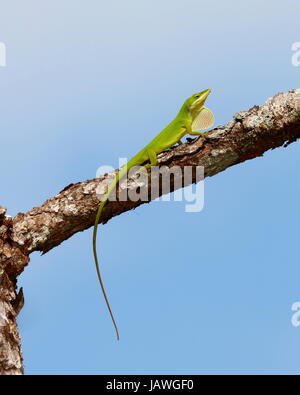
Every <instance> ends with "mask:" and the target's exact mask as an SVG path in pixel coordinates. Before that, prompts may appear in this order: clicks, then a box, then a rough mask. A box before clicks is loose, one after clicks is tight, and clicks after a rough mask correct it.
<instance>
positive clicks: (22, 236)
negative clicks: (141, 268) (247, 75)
mask: <svg viewBox="0 0 300 395" xmlns="http://www.w3.org/2000/svg"><path fill="white" fill-rule="evenodd" d="M299 137H300V89H297V90H292V91H290V92H287V93H279V94H277V95H276V96H274V97H273V98H271V99H269V100H267V102H266V103H265V104H264V105H263V106H260V107H259V106H255V107H253V108H251V109H250V110H247V111H241V112H239V113H237V114H235V116H234V119H233V120H232V121H231V122H229V123H228V124H227V125H225V126H220V127H217V128H215V129H213V130H212V131H210V132H209V133H207V134H205V135H203V136H200V137H199V138H196V139H193V140H192V139H189V142H188V143H186V144H182V145H180V146H177V147H175V148H172V149H170V150H168V151H166V152H163V153H162V154H160V155H159V156H158V159H159V165H167V166H169V167H171V166H179V167H180V168H183V167H185V166H199V165H200V166H204V169H205V177H207V176H213V175H215V174H217V173H219V172H221V171H224V170H225V169H227V168H228V167H230V166H233V165H236V164H238V163H241V162H244V161H246V160H249V159H253V158H255V157H259V156H262V155H263V154H264V152H266V151H268V150H270V149H274V148H276V147H280V146H287V145H288V144H290V143H292V142H294V141H296V140H297V139H298V138H299ZM113 176H114V172H113V173H110V174H106V175H104V176H102V177H100V178H98V179H93V180H88V181H84V182H81V183H76V184H71V185H69V186H68V187H66V188H65V189H64V190H63V191H61V192H60V193H59V194H58V195H56V196H54V197H52V198H51V199H49V200H47V201H46V202H45V203H44V204H43V205H42V206H40V207H36V208H33V209H32V210H30V211H29V212H27V213H26V214H21V213H20V214H18V215H17V216H16V217H15V218H14V219H13V220H12V219H9V218H7V217H5V211H4V212H3V210H2V214H1V209H0V273H1V272H2V278H4V279H5V280H4V282H3V281H2V284H4V285H1V288H0V292H1V293H0V374H1V373H2V372H11V373H12V374H14V373H17V372H19V373H22V368H21V367H20V366H21V360H22V356H21V351H20V346H19V338H18V335H17V329H16V323H15V315H16V312H15V311H16V310H17V309H13V308H12V302H13V301H14V300H15V299H16V292H15V279H16V278H17V276H18V275H19V274H20V273H21V272H22V271H23V270H24V267H25V266H26V265H27V264H28V262H29V255H30V253H31V252H33V251H41V252H43V253H46V252H48V251H49V250H51V249H52V248H54V247H56V246H58V245H59V244H60V243H62V242H63V241H64V240H66V239H68V238H70V237H71V236H72V235H73V234H75V233H76V232H79V231H83V230H85V229H88V228H89V227H90V226H92V225H93V223H94V219H95V215H96V211H97V208H98V205H99V200H98V198H97V196H96V188H97V187H98V188H100V189H102V190H104V189H105V186H106V185H107V184H108V182H109V181H110V180H111V179H112V177H113ZM192 181H193V182H195V178H194V179H193V180H192ZM137 186H138V185H137V182H136V180H134V179H133V180H131V181H129V182H128V185H127V186H126V188H127V190H128V191H130V190H134V189H136V188H137ZM174 188H175V186H174V185H172V184H171V191H173V190H174ZM149 193H151V186H150V191H149ZM161 193H162V191H160V194H161ZM143 203H145V201H137V202H133V201H130V200H127V201H109V202H108V203H107V205H106V206H105V208H104V211H103V217H102V223H106V222H107V221H108V220H109V219H111V218H112V217H114V216H116V215H119V214H121V213H123V212H125V211H128V210H131V209H134V208H136V207H137V206H139V205H141V204H143ZM3 328H6V329H4V330H3ZM8 337H9V339H8ZM5 342H6V344H5ZM17 354H18V355H19V356H18V357H17Z"/></svg>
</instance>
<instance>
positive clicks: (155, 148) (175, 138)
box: [93, 89, 211, 340]
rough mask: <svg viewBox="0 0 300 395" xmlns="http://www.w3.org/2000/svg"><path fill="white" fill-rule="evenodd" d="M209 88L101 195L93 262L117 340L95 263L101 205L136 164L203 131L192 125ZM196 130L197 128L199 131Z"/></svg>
mask: <svg viewBox="0 0 300 395" xmlns="http://www.w3.org/2000/svg"><path fill="white" fill-rule="evenodd" d="M210 92H211V91H210V89H206V90H204V91H202V92H199V93H196V94H194V95H193V96H191V97H190V98H188V99H187V100H186V101H185V102H184V104H183V106H182V107H181V109H180V111H179V113H178V114H177V116H176V118H175V119H174V120H173V121H172V122H171V123H170V124H169V125H168V126H167V127H166V128H165V129H163V130H162V131H161V132H160V133H159V134H158V135H157V136H156V137H155V138H154V139H153V140H152V141H151V142H150V143H149V144H148V145H146V147H144V148H143V149H142V150H141V151H140V152H139V153H138V154H137V155H135V156H134V157H133V158H132V159H131V160H130V161H129V162H128V163H127V165H126V166H123V167H122V168H121V169H120V170H119V172H118V173H117V174H116V176H115V178H114V179H113V180H112V182H111V183H110V185H109V186H108V188H107V191H106V193H105V194H104V195H103V197H102V200H101V203H100V205H99V208H98V211H97V215H96V220H95V226H94V233H93V252H94V259H95V264H96V270H97V275H98V279H99V282H100V286H101V289H102V292H103V296H104V299H105V302H106V305H107V308H108V311H109V314H110V316H111V319H112V322H113V325H114V327H115V330H116V335H117V339H118V340H119V331H118V327H117V324H116V321H115V318H114V315H113V313H112V310H111V308H110V304H109V301H108V298H107V295H106V292H105V288H104V284H103V281H102V277H101V273H100V268H99V262H98V256H97V247H96V240H97V230H98V224H99V221H100V219H101V214H102V211H103V208H104V206H105V204H106V202H107V200H108V199H109V197H110V195H111V193H112V191H113V190H114V189H115V188H116V186H117V185H118V184H119V182H120V181H121V179H122V178H123V177H124V176H125V175H126V174H127V173H128V172H129V170H130V169H131V168H133V167H135V166H141V165H142V164H144V163H145V162H149V163H148V164H146V165H145V166H144V167H145V168H146V169H148V168H150V167H151V166H156V164H157V155H158V154H159V153H161V152H163V151H164V150H166V149H167V148H170V147H172V146H173V145H174V144H176V143H179V144H180V143H181V139H182V138H183V137H184V136H185V135H192V136H198V135H201V134H203V133H199V132H196V131H194V130H193V128H192V125H193V121H194V120H195V119H196V117H197V116H198V115H199V114H200V113H201V111H202V110H203V109H204V108H205V107H204V103H205V100H206V99H207V97H208V95H209V94H210ZM209 127H210V126H209ZM201 129H207V126H206V127H203V128H201ZM201 129H199V130H201Z"/></svg>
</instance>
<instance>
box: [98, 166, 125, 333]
mask: <svg viewBox="0 0 300 395" xmlns="http://www.w3.org/2000/svg"><path fill="white" fill-rule="evenodd" d="M127 170H128V169H127V168H126V166H125V167H123V168H121V169H120V171H119V172H118V173H117V174H116V175H115V178H114V179H113V180H112V182H111V183H110V184H109V186H108V188H107V191H106V192H105V194H104V196H103V198H102V200H101V203H100V205H99V207H98V211H97V215H96V220H95V225H94V233H93V252H94V259H95V265H96V270H97V275H98V279H99V283H100V286H101V289H102V293H103V296H104V299H105V303H106V306H107V309H108V311H109V314H110V317H111V319H112V322H113V324H114V327H115V330H116V335H117V340H119V339H120V337H119V331H118V327H117V324H116V320H115V318H114V315H113V313H112V310H111V308H110V304H109V301H108V298H107V295H106V292H105V288H104V284H103V281H102V277H101V273H100V267H99V261H98V255H97V231H98V225H99V221H100V218H101V214H102V211H103V208H104V206H105V204H106V202H107V201H108V199H109V197H110V195H111V193H112V191H113V190H114V188H115V187H116V186H117V184H118V183H119V181H120V180H121V178H123V177H124V176H125V174H126V173H127Z"/></svg>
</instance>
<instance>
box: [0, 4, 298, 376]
mask: <svg viewBox="0 0 300 395" xmlns="http://www.w3.org/2000/svg"><path fill="white" fill-rule="evenodd" d="M299 12H300V4H299V2H298V1H296V0H295V1H292V0H287V1H285V2H284V3H281V4H280V3H278V2H277V3H276V4H275V3H274V2H273V1H270V0H269V1H265V2H263V3H261V2H260V1H257V0H252V1H251V2H250V1H244V2H242V3H241V2H239V1H233V0H231V1H226V2H223V3H222V2H220V1H216V0H213V1H210V2H206V1H202V0H201V1H199V0H198V1H196V0H187V1H185V2H182V1H179V0H172V1H171V0H164V1H163V2H161V1H156V0H155V1H151V2H150V1H143V2H140V1H137V0H126V1H121V0H118V1H116V0H113V1H110V2H104V1H95V0H90V1H89V2H83V1H74V0H72V1H71V0H65V1H64V2H60V1H58V0H51V1H49V0H45V1H43V2H42V3H38V2H36V1H33V0H28V1H26V2H24V3H20V2H17V1H16V0H12V1H10V2H6V3H5V4H3V5H2V7H1V13H0V41H2V42H4V43H5V45H6V48H7V66H6V67H5V68H3V67H1V68H0V84H1V110H2V111H1V116H0V130H1V144H2V149H1V169H2V171H1V201H0V204H1V205H4V206H6V207H8V211H9V213H10V214H11V215H15V214H16V213H17V212H25V211H27V210H29V209H30V208H32V207H33V206H38V205H40V204H41V203H43V201H45V200H46V199H47V198H49V197H51V196H53V195H55V194H56V193H57V192H58V191H60V190H61V189H62V188H63V187H64V186H66V185H67V184H69V183H71V182H77V181H84V180H86V179H90V178H93V177H94V176H95V174H96V170H97V168H98V167H99V166H101V165H104V164H105V165H111V166H114V167H116V166H117V165H118V158H119V157H130V156H132V155H134V154H135V153H136V152H137V151H138V150H139V149H140V148H141V147H142V146H143V145H145V144H147V142H148V141H149V140H150V139H151V138H152V137H153V136H154V135H155V134H156V133H158V132H159V131H160V130H161V129H162V128H163V127H165V126H166V124H167V123H168V122H169V121H170V120H171V119H172V118H173V117H174V116H175V115H176V112H177V110H178V108H179V107H180V106H181V104H182V102H183V101H184V100H185V99H186V97H188V96H190V95H191V94H192V93H194V92H197V91H199V90H202V89H206V88H211V89H212V91H213V93H212V95H211V96H210V98H209V101H208V106H209V107H210V108H212V109H213V111H214V113H215V115H216V124H224V123H226V122H227V121H229V120H231V119H232V115H233V114H234V113H235V112H237V111H239V110H243V109H248V108H249V107H251V106H253V105H254V104H261V103H263V102H264V101H265V100H266V99H267V98H268V97H270V96H273V95H274V94H275V93H277V92H278V91H287V90H289V89H293V88H299V78H300V67H293V65H292V63H291V57H292V51H291V46H292V44H293V43H294V42H297V41H300V35H299ZM299 157H300V145H299V143H295V144H292V145H290V146H289V147H288V148H285V149H283V148H280V149H277V150H275V151H273V152H268V153H266V155H265V156H264V157H263V158H258V159H255V160H252V161H248V162H246V163H243V164H241V165H238V166H235V167H232V168H229V169H227V170H226V171H225V172H223V173H221V174H218V175H217V176H215V177H213V178H211V179H207V180H206V182H205V208H204V210H203V211H202V212H201V213H193V214H190V213H186V212H185V210H184V205H185V203H184V202H169V203H152V204H149V205H144V206H143V207H140V208H138V209H137V210H135V211H134V212H129V213H125V214H124V215H122V216H120V217H117V218H115V219H113V220H112V221H110V222H109V223H108V224H107V225H105V226H104V227H101V229H100V234H99V251H100V254H101V257H102V261H103V276H104V280H105V283H106V287H107V292H108V294H109V298H110V301H111V305H112V308H113V310H114V312H115V315H116V318H117V321H118V323H119V327H120V335H121V341H120V342H119V343H117V342H116V340H115V337H114V332H113V328H112V325H111V322H110V319H109V316H108V314H107V311H106V309H105V305H104V301H103V298H102V296H101V294H100V291H99V286H98V283H97V278H96V274H95V269H94V264H93V259H92V249H91V230H89V231H86V232H83V233H80V234H77V235H75V236H74V237H73V238H72V239H70V240H68V241H66V242H65V243H63V245H61V246H60V247H58V248H56V249H55V250H53V251H51V252H50V253H48V254H47V255H45V256H43V257H40V256H39V254H38V253H35V254H33V255H32V256H31V262H30V266H29V267H28V268H27V269H26V271H25V272H24V273H23V274H22V276H21V278H20V281H19V284H20V285H21V286H23V287H24V292H25V297H26V305H25V307H24V309H23V311H22V312H21V314H20V317H19V327H20V333H21V336H22V340H23V350H24V358H25V369H26V373H27V374H42V373H46V374H67V373H71V374H87V373H90V374H103V373H110V374H114V373H120V374H126V373H131V374H138V373H144V374H146V373H153V374H154V373H182V374H184V373H225V374H227V373H229V374H230V373H299V371H300V359H299V355H300V327H297V328H296V327H293V326H292V324H291V317H292V314H293V313H292V311H291V306H292V304H293V303H294V302H298V301H300V286H299V276H300V268H299V258H298V256H299V251H298V233H299V232H298V231H299V204H298V202H299V196H300V187H299V175H298V168H299V165H300V161H299Z"/></svg>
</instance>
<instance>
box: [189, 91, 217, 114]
mask: <svg viewBox="0 0 300 395" xmlns="http://www.w3.org/2000/svg"><path fill="white" fill-rule="evenodd" d="M210 92H211V90H210V89H205V90H204V91H202V92H199V93H195V94H194V95H193V96H191V97H189V98H188V99H187V101H186V102H185V104H186V106H187V108H188V110H189V111H190V112H193V113H198V112H199V111H200V110H201V108H202V107H203V105H204V103H205V100H206V99H207V97H208V95H209V94H210Z"/></svg>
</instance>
